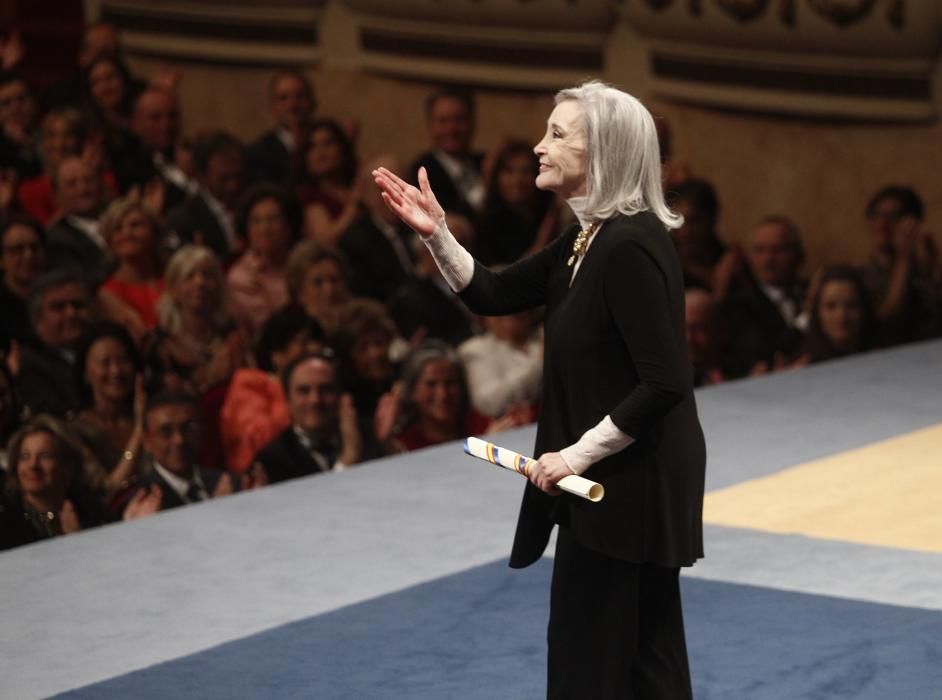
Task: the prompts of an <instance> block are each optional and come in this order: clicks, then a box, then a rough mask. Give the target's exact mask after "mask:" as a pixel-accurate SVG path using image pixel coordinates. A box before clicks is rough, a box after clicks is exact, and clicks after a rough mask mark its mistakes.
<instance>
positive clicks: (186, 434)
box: [125, 392, 249, 517]
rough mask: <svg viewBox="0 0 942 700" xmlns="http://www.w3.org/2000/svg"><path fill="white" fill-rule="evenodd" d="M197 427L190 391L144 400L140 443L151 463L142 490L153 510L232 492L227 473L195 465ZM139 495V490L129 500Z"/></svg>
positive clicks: (136, 498) (198, 436)
mask: <svg viewBox="0 0 942 700" xmlns="http://www.w3.org/2000/svg"><path fill="white" fill-rule="evenodd" d="M200 429H201V426H200V410H199V406H198V405H197V404H196V400H195V399H193V398H192V397H191V396H190V395H189V394H184V393H176V392H161V393H157V394H156V395H154V396H153V397H151V398H150V399H149V400H148V401H147V406H146V407H145V409H144V438H143V445H144V449H145V450H146V451H147V454H148V455H150V458H151V460H152V464H151V469H150V471H149V472H148V474H147V475H146V476H145V477H144V482H143V483H144V488H143V489H141V492H146V493H147V494H148V495H150V496H151V503H152V504H153V509H152V510H167V509H168V508H177V507H179V506H183V505H187V504H189V503H198V502H199V501H205V500H208V499H210V498H216V497H219V496H225V495H228V494H229V493H231V492H232V490H233V484H232V482H231V481H230V477H229V475H227V474H224V473H223V472H220V471H217V470H215V469H206V468H205V467H200V466H198V465H197V463H196V457H197V455H198V454H199V451H200ZM246 485H249V484H246ZM158 492H159V496H158V495H157V494H158ZM140 498H141V496H140V492H139V494H138V496H135V498H134V499H132V503H135V504H136V503H138V502H139V501H140ZM141 514H142V513H137V515H141ZM125 517H128V516H127V515H126V516H125Z"/></svg>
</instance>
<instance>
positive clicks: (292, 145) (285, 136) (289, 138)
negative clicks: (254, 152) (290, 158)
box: [275, 126, 298, 153]
mask: <svg viewBox="0 0 942 700" xmlns="http://www.w3.org/2000/svg"><path fill="white" fill-rule="evenodd" d="M275 136H277V137H278V140H279V141H281V143H282V144H284V147H285V148H287V149H288V153H294V150H295V149H296V148H297V147H298V143H297V140H296V139H295V138H294V134H292V133H291V132H290V131H288V130H287V129H286V128H284V127H283V126H278V127H275Z"/></svg>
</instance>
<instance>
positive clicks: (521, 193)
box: [474, 141, 559, 265]
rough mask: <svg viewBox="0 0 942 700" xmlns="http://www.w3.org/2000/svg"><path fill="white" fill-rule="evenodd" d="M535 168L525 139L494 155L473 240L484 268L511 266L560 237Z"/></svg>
mask: <svg viewBox="0 0 942 700" xmlns="http://www.w3.org/2000/svg"><path fill="white" fill-rule="evenodd" d="M539 170H540V163H539V159H538V158H537V157H536V156H535V155H534V153H533V147H532V146H530V145H529V144H527V143H526V142H524V141H509V142H508V143H506V144H505V145H504V146H503V147H502V148H501V149H500V150H499V151H498V152H497V156H496V158H495V160H494V167H493V170H492V172H491V176H490V177H489V179H488V183H487V193H486V195H485V199H484V210H483V212H482V213H481V220H480V224H479V225H478V227H477V231H478V235H477V236H476V238H475V241H474V244H475V257H476V258H477V259H478V260H479V261H480V262H481V263H482V264H484V265H499V264H503V265H505V264H508V263H512V262H515V261H516V260H519V259H520V258H522V257H524V256H526V255H529V254H531V253H535V252H536V251H538V250H539V249H540V248H542V247H544V246H545V245H546V244H547V243H549V242H550V241H551V240H553V239H554V238H555V237H556V235H557V234H558V233H559V209H558V208H557V207H556V206H555V204H554V197H553V193H552V192H548V191H545V190H540V189H537V187H536V184H535V180H536V176H537V175H538V174H539Z"/></svg>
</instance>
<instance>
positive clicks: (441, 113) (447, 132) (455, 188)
mask: <svg viewBox="0 0 942 700" xmlns="http://www.w3.org/2000/svg"><path fill="white" fill-rule="evenodd" d="M425 119H426V124H427V126H428V132H429V137H430V139H431V141H432V148H431V150H429V151H426V152H425V153H423V154H422V155H420V156H419V157H418V158H417V159H416V161H415V162H414V163H413V164H412V165H411V166H409V169H408V171H407V173H408V175H409V178H411V181H412V182H413V183H415V181H416V180H415V178H416V173H418V171H419V168H425V170H426V172H427V173H428V180H429V184H430V185H431V187H432V191H433V192H434V193H435V196H436V197H437V198H438V202H439V204H441V205H442V208H443V209H444V210H445V211H453V212H456V213H458V214H461V215H462V216H466V217H468V218H469V219H470V220H472V221H474V219H475V217H476V215H477V213H478V212H479V211H480V209H481V206H482V205H483V204H484V182H483V180H482V179H481V161H482V156H481V154H480V153H475V152H473V151H472V150H471V141H472V139H473V138H474V98H473V96H472V95H471V93H470V92H469V91H467V90H464V89H462V88H459V87H450V86H449V87H442V88H439V89H438V90H436V91H435V92H433V93H432V94H431V95H429V97H428V99H427V100H426V102H425Z"/></svg>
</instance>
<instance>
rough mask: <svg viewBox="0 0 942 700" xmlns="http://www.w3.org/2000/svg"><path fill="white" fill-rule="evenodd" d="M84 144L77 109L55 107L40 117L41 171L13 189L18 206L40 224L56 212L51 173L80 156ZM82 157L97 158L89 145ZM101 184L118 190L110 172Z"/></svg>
mask: <svg viewBox="0 0 942 700" xmlns="http://www.w3.org/2000/svg"><path fill="white" fill-rule="evenodd" d="M84 147H86V143H85V123H84V122H83V120H82V115H81V113H80V112H79V111H78V109H76V108H75V107H56V108H54V109H52V110H50V111H49V112H48V113H47V114H46V116H45V117H43V120H42V123H41V124H40V127H39V151H40V154H41V155H42V162H43V170H44V172H43V173H42V174H41V175H38V176H36V177H33V178H30V179H28V180H24V181H23V182H22V183H20V185H19V187H18V188H17V190H16V201H17V203H18V204H19V206H20V209H21V210H23V211H24V212H25V213H26V214H28V215H29V216H30V217H32V218H33V219H35V220H36V221H38V222H39V223H40V224H41V225H42V226H48V225H49V224H51V223H52V221H53V219H55V217H56V215H57V214H58V213H59V205H58V204H57V203H56V198H55V196H54V195H53V193H52V173H53V172H55V170H56V168H58V167H59V163H61V162H62V160H63V159H64V158H66V157H67V156H77V155H82V149H83V148H84ZM85 156H86V158H93V157H96V156H95V152H94V149H93V148H91V147H90V146H89V148H88V149H87V151H86V153H85ZM98 157H100V156H98ZM101 184H102V187H103V190H104V191H105V192H109V193H113V192H115V191H116V190H117V184H116V183H115V179H114V175H112V174H111V173H110V172H105V173H103V174H102V183H101Z"/></svg>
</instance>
